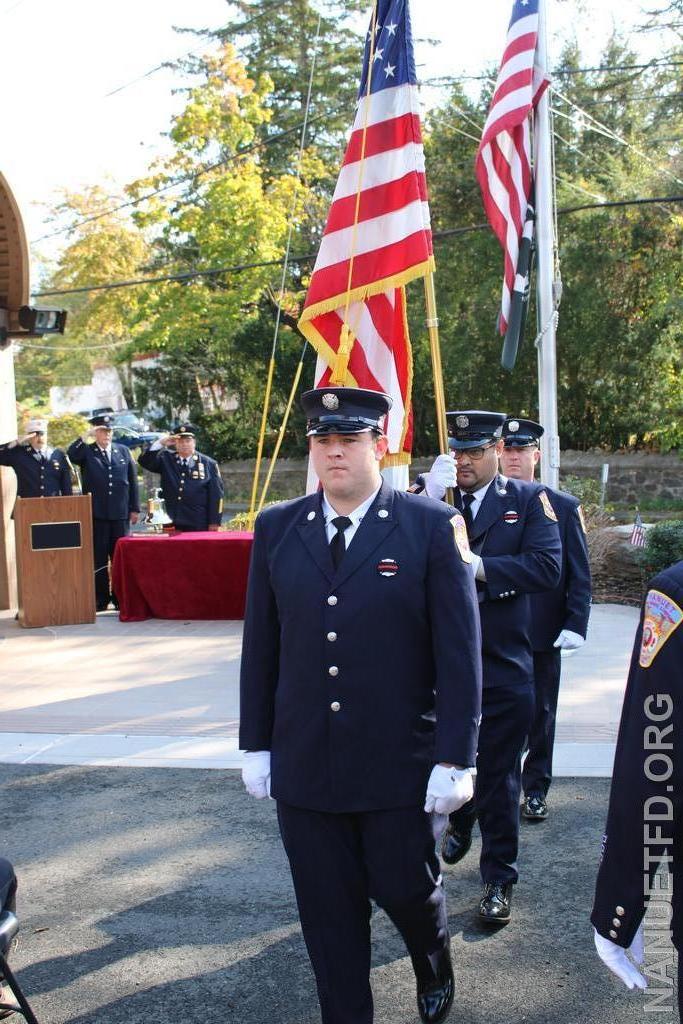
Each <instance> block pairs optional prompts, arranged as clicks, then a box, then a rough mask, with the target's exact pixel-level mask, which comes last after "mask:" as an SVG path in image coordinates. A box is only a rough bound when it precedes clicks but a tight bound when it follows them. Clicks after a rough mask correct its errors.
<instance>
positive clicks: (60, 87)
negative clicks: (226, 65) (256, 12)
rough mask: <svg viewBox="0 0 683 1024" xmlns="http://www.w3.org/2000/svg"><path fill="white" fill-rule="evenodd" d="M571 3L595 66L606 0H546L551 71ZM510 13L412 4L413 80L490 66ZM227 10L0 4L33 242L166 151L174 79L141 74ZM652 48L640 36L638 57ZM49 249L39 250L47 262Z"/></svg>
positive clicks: (171, 3)
mask: <svg viewBox="0 0 683 1024" xmlns="http://www.w3.org/2000/svg"><path fill="white" fill-rule="evenodd" d="M657 2H658V0H650V3H657ZM577 3H581V6H582V7H583V8H584V9H586V10H587V11H589V12H590V17H589V19H587V20H588V24H587V26H586V28H585V29H584V30H583V32H581V33H580V34H579V40H580V42H581V45H582V48H583V51H584V54H585V58H586V60H589V61H594V60H595V59H596V57H597V55H598V53H599V50H600V47H601V45H602V44H603V43H604V41H605V40H606V38H607V36H608V35H609V32H610V31H611V28H612V26H613V17H614V13H613V12H614V10H615V5H614V3H613V0H550V2H549V7H550V29H551V40H550V63H551V65H552V60H553V56H554V55H556V54H557V53H558V51H559V38H558V37H564V36H566V34H567V33H568V32H571V31H572V20H573V18H574V12H575V10H576V6H577ZM511 6H512V5H511V0H476V2H475V3H473V4H470V3H466V0H413V2H412V5H411V9H412V18H413V28H414V33H415V36H416V38H418V39H419V38H425V37H431V38H433V39H437V40H439V43H438V44H437V45H436V46H431V47H428V46H427V45H425V44H420V45H419V46H418V49H417V61H418V65H421V67H420V69H419V74H420V76H421V77H428V76H432V75H441V74H473V73H475V74H476V73H477V72H479V71H480V69H481V67H482V65H483V64H485V63H486V62H493V63H496V64H497V62H498V60H499V59H500V56H501V53H502V47H503V42H504V39H505V31H506V28H507V22H508V19H509V15H510V10H511ZM639 8H640V4H638V3H637V2H635V0H620V4H619V18H620V20H621V27H623V28H625V29H628V27H629V26H631V25H633V24H634V23H637V22H638V20H639V18H640V14H639ZM359 9H360V10H361V11H366V9H367V11H368V12H369V10H370V3H369V2H363V3H360V2H359ZM226 10H227V8H226V6H225V3H224V0H193V2H192V3H191V4H188V3H187V0H116V3H115V4H107V5H105V4H102V3H101V2H98V0H60V2H59V3H56V2H55V0H0V36H1V38H2V40H3V92H4V110H3V133H2V141H1V142H0V154H1V156H0V170H1V171H2V173H3V174H4V175H5V177H6V178H7V180H8V181H9V183H10V186H11V187H12V189H13V190H14V193H15V195H16V197H17V199H18V201H19V204H20V207H21V210H22V214H23V217H24V220H25V223H26V226H27V232H28V237H29V240H30V241H33V240H35V239H37V238H38V237H39V236H40V235H42V234H45V233H47V232H48V231H49V230H50V226H49V225H46V224H45V223H44V217H45V206H44V204H45V203H49V202H50V201H51V199H53V198H54V196H55V192H56V190H57V189H58V188H59V187H62V186H63V187H67V188H69V189H73V190H79V189H81V188H82V187H83V186H85V185H89V184H96V183H103V184H106V182H107V180H109V181H110V182H112V181H113V182H114V183H115V184H118V185H122V184H124V183H125V182H127V181H130V180H132V179H133V178H135V177H136V176H138V175H140V174H142V173H144V171H145V169H146V167H147V166H148V164H149V162H150V161H151V160H152V159H153V157H154V156H155V155H158V154H159V153H160V152H161V151H162V150H163V147H164V145H165V143H164V140H163V137H162V133H163V132H164V131H165V130H166V129H167V127H168V124H169V120H170V117H171V115H172V113H173V111H174V110H177V109H178V104H179V103H180V100H179V98H178V97H174V96H173V95H172V89H173V88H174V87H177V85H178V79H177V77H176V76H173V75H172V74H170V73H168V72H166V71H156V72H154V73H153V74H147V73H148V72H150V71H151V70H152V69H153V68H155V67H156V66H157V65H158V64H160V63H161V62H163V61H166V60H170V59H173V58H175V57H178V56H180V55H182V54H185V53H187V52H188V51H189V50H190V49H191V48H192V47H195V48H196V47H197V46H198V43H197V41H196V40H195V39H194V38H193V37H191V36H187V35H185V36H183V35H178V34H176V33H175V32H174V31H173V26H174V25H180V26H184V27H193V28H200V27H217V26H219V25H221V24H223V23H224V21H225V14H226ZM366 17H367V15H364V16H363V20H364V21H365V18H366ZM655 45H656V44H655V41H654V40H652V39H650V38H649V37H638V46H639V47H640V48H641V51H642V52H644V53H645V54H646V55H650V54H651V53H654V52H656V51H655ZM648 48H649V52H648ZM359 64H360V54H359ZM145 75H146V77H141V76H145ZM138 79H139V80H138ZM136 80H137V81H136ZM130 83H132V84H130ZM122 86H126V87H125V88H123V89H121V87H122ZM115 90H118V91H115ZM54 244H55V243H51V246H50V247H48V246H46V245H43V247H42V248H43V251H44V252H50V253H51V254H53V253H54V249H53V248H52V246H54Z"/></svg>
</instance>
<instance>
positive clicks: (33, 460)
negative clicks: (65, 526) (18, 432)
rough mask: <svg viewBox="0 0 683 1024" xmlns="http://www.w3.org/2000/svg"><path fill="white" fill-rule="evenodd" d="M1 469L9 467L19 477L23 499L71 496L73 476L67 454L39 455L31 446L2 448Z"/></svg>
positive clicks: (20, 492)
mask: <svg viewBox="0 0 683 1024" xmlns="http://www.w3.org/2000/svg"><path fill="white" fill-rule="evenodd" d="M0 466H10V467H11V468H12V469H13V470H14V472H15V474H16V477H17V495H18V497H20V498H53V497H55V496H57V495H60V494H71V493H72V488H71V473H70V471H69V463H68V462H67V461H66V456H65V455H64V452H63V451H61V449H59V448H53V449H52V451H51V453H50V456H49V458H48V456H47V455H40V456H39V453H37V452H36V451H35V449H34V448H32V447H31V445H30V444H15V445H2V446H0Z"/></svg>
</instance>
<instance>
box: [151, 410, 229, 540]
mask: <svg viewBox="0 0 683 1024" xmlns="http://www.w3.org/2000/svg"><path fill="white" fill-rule="evenodd" d="M195 434H196V430H195V428H194V427H193V426H192V424H191V423H183V424H182V426H180V427H178V430H177V431H176V432H175V433H174V434H167V435H166V436H165V437H162V438H160V439H159V440H158V441H155V442H154V444H153V445H152V446H151V447H150V448H148V449H147V451H145V452H143V453H142V454H141V455H140V458H139V462H140V465H141V466H144V468H145V469H148V470H149V471H150V472H151V473H159V474H161V487H162V496H163V498H164V501H165V503H166V510H167V512H168V514H169V516H170V517H171V519H172V520H173V525H174V526H175V528H176V530H183V531H187V532H194V533H196V532H200V531H205V530H210V531H214V530H217V529H218V528H219V526H220V525H221V519H222V517H223V481H222V479H221V474H220V471H219V469H218V463H217V462H216V461H215V459H211V458H209V456H208V455H202V454H201V452H198V451H196V450H195V446H196V440H195ZM171 446H173V447H174V448H175V451H170V448H171Z"/></svg>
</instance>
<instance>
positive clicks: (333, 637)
mask: <svg viewBox="0 0 683 1024" xmlns="http://www.w3.org/2000/svg"><path fill="white" fill-rule="evenodd" d="M327 639H328V640H329V641H330V643H331V644H333V643H334V641H335V640H336V639H337V634H336V633H328V634H327Z"/></svg>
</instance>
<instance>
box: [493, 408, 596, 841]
mask: <svg viewBox="0 0 683 1024" xmlns="http://www.w3.org/2000/svg"><path fill="white" fill-rule="evenodd" d="M542 434H543V427H542V426H541V424H540V423H535V422H534V421H533V420H526V419H509V420H506V421H505V425H504V427H503V442H504V448H503V451H502V454H501V457H500V468H501V470H502V471H503V473H504V474H505V476H507V477H508V478H510V479H512V480H526V481H527V482H528V483H532V482H533V479H534V470H535V468H536V465H537V464H538V462H539V460H540V458H541V450H540V438H541V436H542ZM545 491H546V494H547V495H548V497H549V498H550V504H551V505H552V507H553V509H554V510H555V514H556V515H557V520H558V525H559V528H560V540H561V541H562V575H561V576H560V582H559V584H558V585H557V586H556V587H555V588H554V589H553V590H549V591H546V592H545V593H543V594H532V595H531V642H532V645H533V649H534V686H535V691H536V710H535V712H534V720H533V723H532V726H531V729H530V731H529V740H528V746H529V751H528V753H527V757H526V761H525V762H524V769H523V771H522V787H523V790H524V805H523V809H522V814H523V815H524V817H525V818H528V819H530V820H532V821H543V820H544V819H545V818H547V816H548V805H547V802H546V797H547V796H548V790H549V788H550V783H551V781H552V772H553V745H554V742H555V719H556V716H557V698H558V694H559V690H560V672H561V668H562V657H561V652H562V651H563V650H564V651H574V650H577V649H578V648H579V647H581V646H582V645H583V643H584V641H585V639H586V633H587V632H588V617H589V615H590V607H591V570H590V562H589V559H588V548H587V546H586V527H585V524H584V521H583V514H582V512H581V505H580V504H579V502H578V501H577V499H576V498H575V497H574V496H573V495H572V494H567V492H566V491H555V490H552V489H551V488H550V487H546V488H545Z"/></svg>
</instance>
